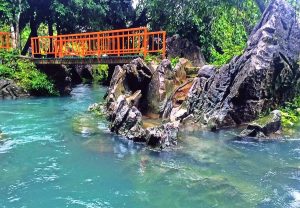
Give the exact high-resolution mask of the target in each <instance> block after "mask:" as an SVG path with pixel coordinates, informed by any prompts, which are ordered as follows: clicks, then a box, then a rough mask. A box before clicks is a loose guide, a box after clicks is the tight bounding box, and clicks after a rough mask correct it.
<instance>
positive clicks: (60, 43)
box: [31, 27, 166, 64]
mask: <svg viewBox="0 0 300 208" xmlns="http://www.w3.org/2000/svg"><path fill="white" fill-rule="evenodd" d="M31 53H32V61H33V62H35V63H36V64H99V63H104V64H124V63H129V62H130V61H131V60H132V59H134V58H136V57H140V56H143V57H146V56H147V55H148V54H149V53H154V54H160V55H162V56H163V57H165V55H166V32H165V31H159V32H149V31H148V29H147V28H146V27H141V28H132V29H123V30H111V31H102V32H92V33H80V34H70V35H57V36H40V37H34V38H32V39H31Z"/></svg>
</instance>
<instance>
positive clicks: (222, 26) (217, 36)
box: [210, 8, 247, 66]
mask: <svg viewBox="0 0 300 208" xmlns="http://www.w3.org/2000/svg"><path fill="white" fill-rule="evenodd" d="M220 12H221V15H220V16H219V17H218V18H217V19H216V20H215V21H214V22H213V24H212V38H213V40H214V41H215V43H216V44H215V45H214V46H211V48H210V52H211V62H212V63H213V64H214V65H217V66H221V65H223V64H226V63H228V62H229V61H230V60H231V59H232V58H233V56H236V55H240V54H241V53H242V52H243V50H244V48H245V46H246V42H247V32H246V28H245V26H244V25H243V24H235V22H233V21H232V20H233V18H231V17H232V16H233V15H236V16H240V15H241V14H239V13H240V12H239V11H238V10H237V9H236V8H231V9H229V10H227V11H226V12H225V10H224V9H222V10H221V11H220ZM218 49H219V50H218Z"/></svg>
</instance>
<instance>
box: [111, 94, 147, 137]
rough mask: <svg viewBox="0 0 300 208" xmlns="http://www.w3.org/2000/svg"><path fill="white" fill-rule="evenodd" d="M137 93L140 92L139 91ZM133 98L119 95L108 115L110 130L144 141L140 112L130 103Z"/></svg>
mask: <svg viewBox="0 0 300 208" xmlns="http://www.w3.org/2000/svg"><path fill="white" fill-rule="evenodd" d="M138 94H140V91H139V93H138ZM138 94H137V95H134V98H136V97H138V96H139V95H138ZM134 98H132V99H130V98H126V97H125V96H124V95H121V96H119V98H118V99H117V104H116V107H115V109H114V111H113V113H112V114H111V115H110V116H109V118H110V121H111V124H110V129H111V131H112V132H115V133H117V134H120V135H123V136H126V137H127V138H128V139H131V140H134V141H137V142H145V140H144V139H145V131H144V129H143V128H142V125H143V124H142V114H141V112H140V111H139V110H138V109H137V108H136V107H135V106H134V105H132V104H133V102H132V100H133V99H134Z"/></svg>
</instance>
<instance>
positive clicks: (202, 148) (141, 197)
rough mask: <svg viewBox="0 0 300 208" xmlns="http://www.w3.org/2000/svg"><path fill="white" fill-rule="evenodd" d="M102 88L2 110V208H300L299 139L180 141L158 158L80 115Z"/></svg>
mask: <svg viewBox="0 0 300 208" xmlns="http://www.w3.org/2000/svg"><path fill="white" fill-rule="evenodd" d="M104 93H105V88H103V87H100V86H88V85H79V86H77V87H76V88H75V89H74V90H73V92H72V94H71V96H69V97H63V98H59V97H54V98H34V99H20V100H5V101H1V102H0V129H1V130H2V131H3V133H4V138H3V139H2V140H1V141H0V207H1V208H12V207H16V208H25V207H26V208H27V207H28V208H48V207H49V208H54V207H72V208H73V207H75V208H77V207H78V208H81V207H82V208H98V207H101V208H106V207H107V208H108V207H115V208H120V207H128V208H133V207H145V208H148V207H149V208H154V207H162V208H167V207H172V208H176V207H185V208H186V207H187V208H188V207H201V208H202V207H203V208H205V207H230V208H232V207H261V208H262V207H272V208H273V207H300V140H299V138H291V139H288V140H282V141H278V142H266V143H253V142H235V141H233V140H232V138H233V137H234V134H233V132H232V131H221V132H218V133H210V132H194V133H189V134H186V135H181V138H180V141H179V145H178V147H177V148H176V149H175V150H173V151H163V152H156V151H152V150H149V149H147V148H146V147H144V146H143V145H138V144H134V143H132V142H130V141H127V140H124V139H122V138H120V137H118V136H116V135H113V134H111V133H109V131H108V128H107V123H106V122H105V121H104V120H102V119H96V118H94V117H92V116H91V115H89V114H88V113H87V112H86V110H87V108H88V106H89V105H90V104H91V103H94V102H98V101H100V100H101V99H102V97H103V95H104Z"/></svg>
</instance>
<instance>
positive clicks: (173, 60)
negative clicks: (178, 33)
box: [171, 57, 180, 68]
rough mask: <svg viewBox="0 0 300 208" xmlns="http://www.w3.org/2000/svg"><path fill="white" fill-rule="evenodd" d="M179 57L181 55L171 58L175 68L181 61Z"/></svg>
mask: <svg viewBox="0 0 300 208" xmlns="http://www.w3.org/2000/svg"><path fill="white" fill-rule="evenodd" d="M179 59H180V58H179V57H175V58H172V59H171V65H172V68H175V66H176V65H177V64H178V63H179Z"/></svg>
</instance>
